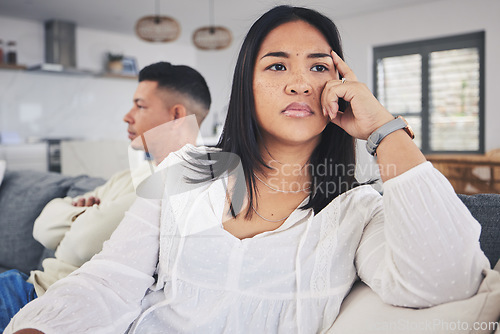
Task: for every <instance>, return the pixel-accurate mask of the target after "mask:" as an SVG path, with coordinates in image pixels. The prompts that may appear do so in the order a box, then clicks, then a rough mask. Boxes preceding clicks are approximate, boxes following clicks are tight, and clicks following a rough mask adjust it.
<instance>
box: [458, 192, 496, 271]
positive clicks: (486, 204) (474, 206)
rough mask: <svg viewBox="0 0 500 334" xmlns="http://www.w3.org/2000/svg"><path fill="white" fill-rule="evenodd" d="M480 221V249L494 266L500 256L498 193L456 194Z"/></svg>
mask: <svg viewBox="0 0 500 334" xmlns="http://www.w3.org/2000/svg"><path fill="white" fill-rule="evenodd" d="M458 197H459V198H460V199H461V200H462V202H464V204H465V205H466V206H467V208H468V209H469V211H470V212H471V213H472V215H473V216H474V218H476V219H477V221H478V222H479V223H481V236H480V238H479V242H480V244H481V249H482V250H483V252H484V254H485V255H486V257H487V258H488V260H489V261H490V264H491V265H492V266H494V265H495V264H496V263H497V262H498V259H499V258H500V194H478V195H458Z"/></svg>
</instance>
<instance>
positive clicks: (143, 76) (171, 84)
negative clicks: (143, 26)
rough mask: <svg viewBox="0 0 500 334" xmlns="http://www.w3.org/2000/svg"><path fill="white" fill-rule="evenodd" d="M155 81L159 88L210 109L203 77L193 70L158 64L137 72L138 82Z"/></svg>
mask: <svg viewBox="0 0 500 334" xmlns="http://www.w3.org/2000/svg"><path fill="white" fill-rule="evenodd" d="M141 81H155V82H157V83H158V87H159V88H166V89H168V90H171V91H174V92H177V93H180V94H183V95H185V96H187V97H189V98H191V99H193V100H194V101H196V102H198V103H199V104H201V105H202V106H203V107H204V108H205V109H207V110H209V109H210V104H211V102H212V100H211V98H210V91H209V89H208V86H207V83H206V81H205V79H204V78H203V76H202V75H201V74H200V73H199V72H198V71H196V70H195V69H193V68H191V67H189V66H185V65H172V64H171V63H168V62H163V61H162V62H158V63H154V64H151V65H148V66H146V67H144V68H143V69H142V70H141V71H140V72H139V82H141Z"/></svg>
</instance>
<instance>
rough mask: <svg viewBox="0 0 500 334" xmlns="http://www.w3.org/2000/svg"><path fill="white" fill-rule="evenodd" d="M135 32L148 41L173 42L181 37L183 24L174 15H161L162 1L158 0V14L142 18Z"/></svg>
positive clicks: (136, 25)
mask: <svg viewBox="0 0 500 334" xmlns="http://www.w3.org/2000/svg"><path fill="white" fill-rule="evenodd" d="M135 33H136V34H137V36H139V38H141V39H143V40H145V41H148V42H171V41H175V40H176V39H177V38H178V37H179V35H180V33H181V26H180V25H179V23H178V22H177V21H176V20H175V19H174V18H172V17H168V16H160V3H159V1H158V0H156V15H151V16H144V17H142V18H140V19H139V20H138V21H137V23H136V24H135Z"/></svg>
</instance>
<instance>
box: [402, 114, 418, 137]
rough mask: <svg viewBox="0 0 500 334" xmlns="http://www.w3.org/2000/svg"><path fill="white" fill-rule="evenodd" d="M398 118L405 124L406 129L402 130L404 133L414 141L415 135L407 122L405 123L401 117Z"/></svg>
mask: <svg viewBox="0 0 500 334" xmlns="http://www.w3.org/2000/svg"><path fill="white" fill-rule="evenodd" d="M398 118H401V119H402V120H403V121H404V122H405V124H406V127H405V128H404V129H403V130H405V131H406V133H407V134H408V136H410V138H411V139H414V138H415V133H414V132H413V129H412V128H411V126H410V125H409V124H408V122H407V121H406V119H404V117H403V116H398Z"/></svg>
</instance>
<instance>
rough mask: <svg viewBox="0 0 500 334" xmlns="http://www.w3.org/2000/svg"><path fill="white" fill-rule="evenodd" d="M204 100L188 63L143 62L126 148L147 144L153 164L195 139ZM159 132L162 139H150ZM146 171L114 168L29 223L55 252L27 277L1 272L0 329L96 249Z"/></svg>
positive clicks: (197, 76) (207, 102) (207, 95)
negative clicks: (81, 192)
mask: <svg viewBox="0 0 500 334" xmlns="http://www.w3.org/2000/svg"><path fill="white" fill-rule="evenodd" d="M210 103H211V98H210V92H209V89H208V87H207V84H206V82H205V80H204V78H203V77H202V76H201V75H200V74H199V73H198V72H197V71H195V70H194V69H192V68H190V67H188V66H182V65H171V64H170V63H167V62H159V63H155V64H152V65H149V66H147V67H145V68H144V69H142V70H141V71H140V73H139V84H138V87H137V90H136V91H135V93H134V97H133V107H132V109H131V110H130V111H129V112H128V113H127V114H126V115H125V117H124V118H123V120H124V121H125V122H126V123H128V137H129V138H130V140H131V141H132V147H133V148H136V149H144V150H146V151H147V152H148V153H150V155H151V156H152V158H153V160H154V162H155V163H156V164H158V163H160V162H161V161H162V160H163V159H164V158H165V157H166V156H167V155H168V153H170V152H172V151H175V150H177V149H180V148H181V147H182V146H184V145H185V144H187V143H192V144H195V141H196V136H197V133H198V129H199V126H200V124H201V122H202V121H203V120H204V118H205V116H206V115H207V113H208V111H209V108H210ZM185 116H187V117H185ZM193 123H194V125H193ZM178 124H184V126H182V127H181V126H178ZM185 124H189V126H186V125H185ZM160 134H161V135H160ZM158 137H161V138H162V139H164V140H162V141H158V140H156V138H158ZM165 139H168V140H165ZM148 146H149V147H148ZM149 175H151V169H150V168H149V167H148V166H147V164H146V165H143V166H141V167H139V168H137V169H136V170H134V171H132V173H131V172H130V171H129V170H127V171H123V172H121V173H117V174H115V175H114V176H113V177H111V178H110V179H109V181H108V182H106V183H105V184H104V185H103V186H101V187H98V188H96V189H95V190H94V191H92V192H89V193H87V194H85V195H83V196H81V197H78V198H69V197H67V198H64V199H54V200H52V201H51V202H49V203H48V204H47V206H46V207H45V208H44V210H43V211H42V213H41V214H40V216H39V217H38V218H37V220H36V221H35V225H34V229H33V235H34V237H35V239H37V240H38V241H39V242H40V243H42V244H43V245H44V246H45V247H47V248H49V249H55V250H56V252H55V258H48V259H45V260H44V261H43V268H44V270H43V271H39V270H36V271H33V272H31V275H30V277H29V278H28V279H27V280H26V278H27V277H26V275H24V274H22V273H20V272H17V271H12V270H11V271H8V272H6V273H4V274H2V275H0V331H3V330H4V328H5V326H6V325H7V324H8V322H9V320H10V318H11V317H12V316H14V314H15V313H17V311H18V310H19V309H20V308H22V307H23V306H24V305H25V304H26V303H28V302H29V301H31V300H32V299H34V298H36V297H38V296H41V295H43V294H44V293H45V291H46V290H47V289H48V287H49V286H51V285H52V284H53V283H55V282H56V281H57V280H59V279H61V278H64V277H66V276H67V275H69V274H70V273H71V272H73V271H74V270H76V269H78V268H79V267H80V266H81V265H83V264H84V263H85V262H87V261H88V260H90V258H91V257H92V256H93V255H94V254H96V253H98V252H100V251H101V249H102V245H103V243H104V241H106V240H107V239H109V237H110V236H111V234H112V232H113V231H114V230H115V228H116V227H117V226H118V224H119V222H120V221H121V220H122V218H123V216H124V213H125V211H126V210H127V209H128V208H129V207H130V205H131V204H132V203H133V201H134V200H135V199H136V197H137V195H136V192H135V189H134V184H133V181H135V182H140V181H141V180H144V179H145V178H146V177H147V176H149Z"/></svg>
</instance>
